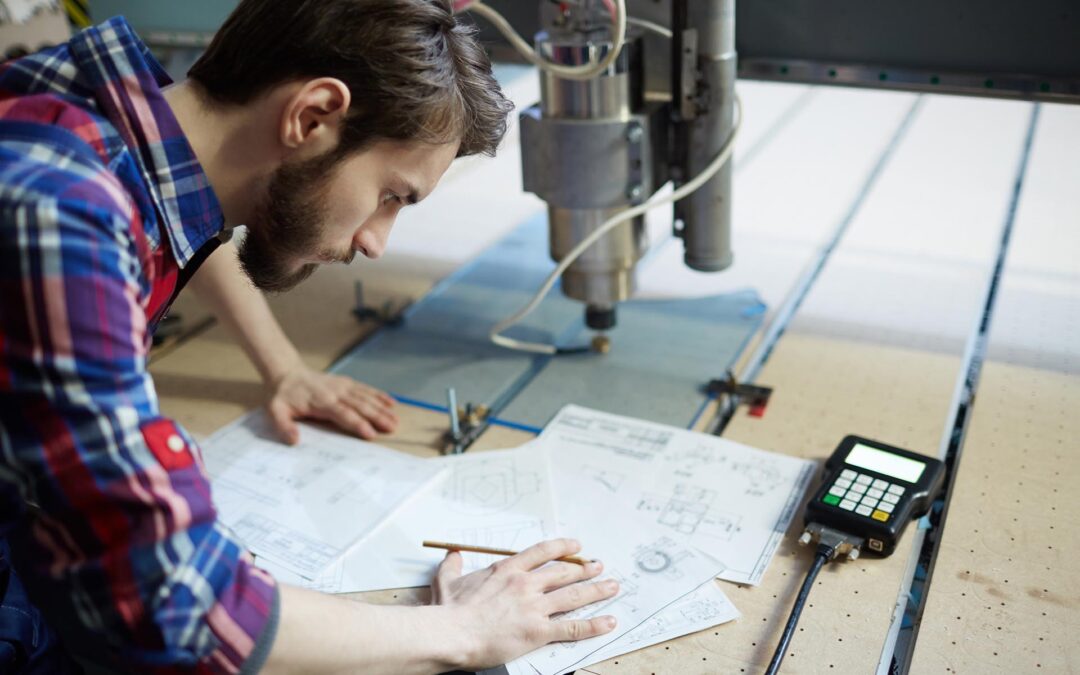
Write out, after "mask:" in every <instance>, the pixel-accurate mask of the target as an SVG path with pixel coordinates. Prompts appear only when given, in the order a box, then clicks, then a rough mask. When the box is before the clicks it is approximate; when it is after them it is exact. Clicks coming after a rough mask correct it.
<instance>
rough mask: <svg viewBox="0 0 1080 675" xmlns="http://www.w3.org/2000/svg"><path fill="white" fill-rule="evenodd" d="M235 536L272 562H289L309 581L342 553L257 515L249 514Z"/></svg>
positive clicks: (234, 526) (238, 524) (235, 524)
mask: <svg viewBox="0 0 1080 675" xmlns="http://www.w3.org/2000/svg"><path fill="white" fill-rule="evenodd" d="M232 530H233V532H235V533H236V536H237V537H239V538H240V541H242V542H244V545H245V546H247V547H248V548H249V549H254V550H257V551H258V554H259V556H261V557H264V558H266V559H268V560H270V561H271V562H279V563H280V562H281V561H288V563H289V564H290V565H291V566H292V567H294V568H296V571H297V572H298V573H300V574H301V575H302V576H305V577H307V578H308V579H313V578H315V575H316V574H317V573H319V572H320V571H322V569H323V568H325V567H326V566H327V565H328V564H329V563H330V562H331V561H332V560H333V559H334V558H335V557H336V556H337V555H338V554H339V553H341V549H339V548H337V547H335V546H331V545H329V544H326V543H325V542H322V541H319V540H318V539H313V538H312V537H309V536H307V535H305V534H304V533H303V532H297V531H296V530H292V529H289V528H287V527H283V526H282V525H279V524H278V523H276V522H274V521H272V520H270V519H269V518H266V517H264V516H261V515H259V514H257V513H246V514H244V516H243V517H242V518H240V520H238V521H237V522H236V523H234V524H233V526H232Z"/></svg>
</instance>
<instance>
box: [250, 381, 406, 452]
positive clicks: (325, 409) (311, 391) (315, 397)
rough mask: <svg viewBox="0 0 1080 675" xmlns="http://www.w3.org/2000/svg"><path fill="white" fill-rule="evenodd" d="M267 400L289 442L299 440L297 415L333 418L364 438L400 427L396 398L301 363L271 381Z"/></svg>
mask: <svg viewBox="0 0 1080 675" xmlns="http://www.w3.org/2000/svg"><path fill="white" fill-rule="evenodd" d="M269 389H270V398H269V400H268V401H267V403H266V407H267V410H268V411H269V412H270V419H271V420H272V421H273V424H274V427H275V428H276V429H277V432H278V434H279V435H280V436H281V438H282V440H284V441H285V442H286V443H288V444H289V445H294V444H296V443H297V442H299V440H300V429H299V428H298V427H297V425H296V420H298V419H303V418H307V419H316V420H323V421H326V422H330V423H331V424H334V425H335V426H337V427H339V428H340V429H341V430H343V431H346V432H348V433H350V434H355V435H357V436H359V437H360V438H363V439H365V440H370V439H372V438H375V436H376V435H378V434H379V433H390V432H392V431H394V430H395V429H396V428H397V423H398V419H397V415H396V414H394V410H393V408H394V399H393V398H391V397H390V396H389V395H387V394H385V393H383V392H381V391H379V390H378V389H375V388H373V387H369V386H367V385H366V384H363V383H360V382H357V381H356V380H353V379H351V378H348V377H342V376H341V375H331V374H329V373H321V372H318V371H316V370H312V369H310V368H308V367H307V366H304V365H299V366H297V367H295V368H293V369H291V370H289V371H287V372H286V373H285V374H284V375H283V376H281V377H279V378H277V379H275V380H273V381H271V382H270V383H269Z"/></svg>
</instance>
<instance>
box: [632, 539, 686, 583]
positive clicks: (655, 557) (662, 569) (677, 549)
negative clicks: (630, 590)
mask: <svg viewBox="0 0 1080 675" xmlns="http://www.w3.org/2000/svg"><path fill="white" fill-rule="evenodd" d="M688 555H689V552H688V551H687V550H686V549H685V548H683V547H682V546H680V545H679V544H677V543H676V542H675V541H674V540H673V539H669V538H667V537H661V538H660V539H657V540H656V541H654V542H653V543H651V544H647V545H641V546H638V547H636V548H635V549H634V564H636V565H637V568H638V569H639V570H641V571H642V572H644V573H645V574H649V575H663V576H665V577H667V578H668V579H671V580H676V579H681V578H682V576H683V573H682V570H680V569H679V564H678V563H679V561H680V560H682V559H683V558H685V557H686V556H688Z"/></svg>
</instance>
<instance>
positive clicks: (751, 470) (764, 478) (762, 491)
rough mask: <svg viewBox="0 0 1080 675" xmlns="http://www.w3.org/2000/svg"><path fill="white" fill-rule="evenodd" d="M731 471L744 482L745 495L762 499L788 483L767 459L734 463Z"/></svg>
mask: <svg viewBox="0 0 1080 675" xmlns="http://www.w3.org/2000/svg"><path fill="white" fill-rule="evenodd" d="M731 470H732V471H733V472H736V473H738V474H740V475H742V477H743V479H744V480H745V481H746V483H747V485H746V495H747V496H751V497H764V496H765V495H767V494H769V493H770V492H772V491H773V490H775V489H777V488H778V487H780V486H782V485H784V484H785V483H786V482H788V481H787V480H786V479H785V477H784V474H783V472H782V471H780V468H779V467H777V466H776V464H775V463H774V462H771V461H769V460H767V459H758V460H754V461H749V462H734V463H732V465H731Z"/></svg>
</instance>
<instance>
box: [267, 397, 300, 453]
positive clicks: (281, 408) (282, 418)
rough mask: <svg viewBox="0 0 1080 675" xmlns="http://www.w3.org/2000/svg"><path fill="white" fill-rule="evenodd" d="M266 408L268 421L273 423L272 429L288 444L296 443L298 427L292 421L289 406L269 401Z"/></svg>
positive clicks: (298, 433)
mask: <svg viewBox="0 0 1080 675" xmlns="http://www.w3.org/2000/svg"><path fill="white" fill-rule="evenodd" d="M267 410H268V412H269V413H270V421H271V423H272V424H273V425H274V429H275V430H276V431H277V433H278V436H280V437H281V440H283V441H285V442H286V443H288V444H289V445H296V444H297V443H299V442H300V427H298V426H296V422H294V421H293V418H292V411H291V410H290V409H289V406H287V405H285V404H284V403H279V402H271V403H270V405H268V406H267Z"/></svg>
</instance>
